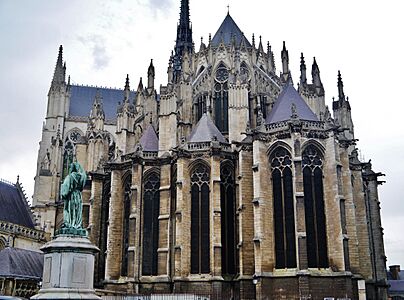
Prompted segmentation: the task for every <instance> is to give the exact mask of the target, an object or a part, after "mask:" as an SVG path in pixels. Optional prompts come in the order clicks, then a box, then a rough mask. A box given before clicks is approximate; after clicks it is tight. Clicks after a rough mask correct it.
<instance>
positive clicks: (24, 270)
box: [0, 247, 43, 279]
mask: <svg viewBox="0 0 404 300" xmlns="http://www.w3.org/2000/svg"><path fill="white" fill-rule="evenodd" d="M0 261H1V264H0V277H12V278H27V279H41V278H42V271H43V254H42V253H40V252H35V251H30V250H25V249H19V248H11V247H8V248H4V249H3V250H1V251H0Z"/></svg>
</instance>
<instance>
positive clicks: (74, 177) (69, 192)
mask: <svg viewBox="0 0 404 300" xmlns="http://www.w3.org/2000/svg"><path fill="white" fill-rule="evenodd" d="M86 180H87V174H86V172H85V171H84V169H83V167H82V166H81V165H80V164H79V163H78V162H73V163H71V164H70V168H69V174H68V175H67V176H66V178H65V180H64V181H63V184H62V187H61V196H62V199H63V202H64V208H63V225H62V228H61V229H60V230H59V231H58V234H71V235H80V236H86V235H87V231H86V230H85V229H83V227H82V211H83V201H82V199H81V192H82V190H83V188H84V185H85V184H86Z"/></svg>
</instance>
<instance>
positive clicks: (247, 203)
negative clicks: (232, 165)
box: [237, 145, 255, 299]
mask: <svg viewBox="0 0 404 300" xmlns="http://www.w3.org/2000/svg"><path fill="white" fill-rule="evenodd" d="M243 147H244V148H243V149H242V150H241V151H240V153H239V161H238V165H239V166H238V169H239V175H238V178H237V180H238V194H239V196H238V198H239V207H238V209H237V211H238V217H239V240H240V242H239V244H238V250H239V265H240V298H241V299H254V298H255V288H254V286H253V283H252V276H253V274H254V271H255V270H254V242H253V239H252V237H253V236H254V211H253V203H252V200H253V171H252V164H253V163H252V162H253V157H252V147H251V146H247V145H246V146H243Z"/></svg>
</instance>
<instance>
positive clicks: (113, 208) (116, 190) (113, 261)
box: [105, 170, 123, 280]
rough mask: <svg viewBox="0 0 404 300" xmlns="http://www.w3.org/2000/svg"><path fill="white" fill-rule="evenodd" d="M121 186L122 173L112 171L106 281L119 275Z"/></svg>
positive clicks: (121, 215) (121, 213) (120, 256)
mask: <svg viewBox="0 0 404 300" xmlns="http://www.w3.org/2000/svg"><path fill="white" fill-rule="evenodd" d="M122 218H123V186H122V171H121V170H112V174H111V200H110V205H109V226H108V246H107V262H106V268H105V269H106V270H105V279H106V280H117V279H119V277H120V275H121V261H122V226H123V221H122Z"/></svg>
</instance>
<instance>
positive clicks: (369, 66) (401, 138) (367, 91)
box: [0, 0, 404, 265]
mask: <svg viewBox="0 0 404 300" xmlns="http://www.w3.org/2000/svg"><path fill="white" fill-rule="evenodd" d="M228 4H229V5H230V14H231V15H232V17H233V18H234V20H235V21H236V23H237V24H238V25H239V27H240V29H241V30H242V31H243V32H244V33H245V35H246V37H248V39H249V40H250V41H251V36H252V34H253V33H255V36H256V41H257V43H258V40H259V36H260V35H262V39H263V43H264V45H266V43H267V41H269V42H270V44H271V45H272V49H273V50H274V51H275V60H276V63H277V70H278V71H279V70H280V69H281V64H280V50H281V47H282V41H284V40H285V41H286V46H287V48H288V50H289V57H290V66H291V70H292V76H293V77H294V79H295V82H297V81H298V78H299V57H300V52H303V53H304V55H305V57H306V63H307V65H308V71H309V72H308V73H309V74H310V70H311V63H312V59H313V56H315V57H316V60H317V62H318V64H319V67H320V71H321V79H322V82H323V84H324V86H325V91H326V103H327V104H328V105H331V101H332V97H333V96H337V71H338V70H341V73H342V77H343V81H344V86H345V94H346V95H348V96H349V100H350V103H351V107H352V117H353V121H354V125H355V135H356V137H357V138H358V139H359V140H360V141H359V142H358V147H359V148H360V150H361V155H362V157H363V158H364V159H365V160H369V159H372V163H373V167H374V170H375V171H381V172H383V173H385V174H386V177H385V178H383V180H386V181H387V183H386V184H384V185H383V186H381V187H380V189H379V191H380V201H381V207H382V218H383V219H382V222H383V227H384V229H385V230H384V232H385V235H384V237H385V245H386V255H387V257H388V264H401V265H404V234H403V233H402V230H403V229H404V204H403V202H404V199H403V195H404V180H403V176H402V175H403V167H404V151H403V150H404V133H403V130H402V126H403V124H404V123H403V116H404V114H403V112H404V104H403V103H404V99H403V96H402V95H401V94H400V91H402V78H403V75H402V74H403V70H404V58H403V56H404V42H403V38H404V35H403V29H404V24H403V23H404V21H403V20H404V18H403V17H402V12H403V11H404V7H403V6H404V3H403V1H401V0H384V1H376V0H355V1H352V0H339V1H330V0H329V1H324V0H306V1H301V0H283V1H267V0H261V1H258V0H249V1H241V0H203V1H202V0H198V1H196V0H194V1H192V0H191V3H190V7H191V20H192V23H193V31H194V41H195V46H196V49H199V45H200V38H201V37H203V38H204V41H205V42H206V43H207V41H208V36H209V33H211V34H212V36H213V35H214V34H215V32H216V30H217V29H218V27H219V26H220V24H221V22H222V21H223V19H224V17H225V16H226V14H227V5H228ZM179 7H180V0H115V1H111V0H108V1H107V0H86V1H82V0H69V1H67V0H59V1H55V0H37V1H32V0H0V37H1V41H0V91H1V96H0V141H1V142H0V178H3V179H6V180H9V181H13V182H15V180H16V177H17V174H19V175H20V178H21V179H20V180H21V181H22V183H23V185H24V187H25V190H26V191H27V195H28V198H29V199H30V198H31V196H32V193H33V186H34V180H33V178H34V175H35V169H36V161H37V151H38V148H39V145H38V142H39V140H40V137H41V127H42V122H43V120H44V116H45V112H46V103H47V93H48V90H49V86H50V82H51V79H52V74H53V70H54V66H55V63H56V57H57V51H58V47H59V45H60V44H62V45H63V46H64V59H65V60H66V62H67V73H68V74H69V75H71V80H72V82H73V83H77V84H86V85H98V86H108V87H119V88H123V86H124V82H125V76H126V74H127V73H128V74H129V76H130V80H131V88H133V89H135V88H136V87H137V84H138V82H139V77H141V76H143V77H146V73H147V67H148V65H149V63H150V59H152V58H153V59H154V65H155V67H156V81H157V86H158V85H160V84H166V81H167V76H166V72H167V64H168V58H169V55H170V52H171V50H172V49H173V46H174V40H175V34H176V24H177V22H178V16H179ZM265 49H266V47H265ZM0 209H1V208H0Z"/></svg>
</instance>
